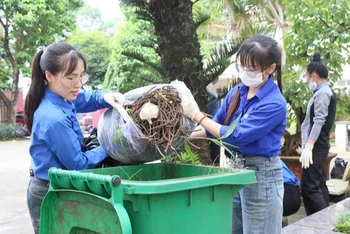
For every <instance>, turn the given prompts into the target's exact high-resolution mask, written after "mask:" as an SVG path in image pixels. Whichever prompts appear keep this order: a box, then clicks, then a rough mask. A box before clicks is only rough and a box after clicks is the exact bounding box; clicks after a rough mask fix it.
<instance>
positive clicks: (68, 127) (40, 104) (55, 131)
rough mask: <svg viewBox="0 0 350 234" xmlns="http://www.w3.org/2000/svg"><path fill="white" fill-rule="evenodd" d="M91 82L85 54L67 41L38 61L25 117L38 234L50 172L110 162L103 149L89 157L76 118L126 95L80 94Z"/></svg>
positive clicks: (32, 205)
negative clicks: (81, 113) (79, 114)
mask: <svg viewBox="0 0 350 234" xmlns="http://www.w3.org/2000/svg"><path fill="white" fill-rule="evenodd" d="M87 80H88V75H87V74H86V62H85V59H84V57H83V55H82V54H81V53H79V52H78V51H77V50H76V49H75V48H74V47H72V46H71V45H69V44H66V43H64V42H58V43H54V44H51V45H49V46H48V47H47V48H46V49H44V50H40V51H39V52H38V53H37V54H36V55H35V57H34V59H33V62H32V81H31V85H30V88H29V91H28V93H27V96H26V99H25V111H24V113H25V123H26V126H27V128H28V130H29V132H30V148H29V152H30V156H31V169H30V181H29V184H28V189H27V205H28V209H29V214H30V217H31V220H32V225H33V228H34V232H35V233H36V234H37V233H39V224H40V208H41V204H42V201H43V198H44V196H45V194H46V193H47V191H48V187H49V180H50V179H49V176H48V170H49V168H50V167H56V168H62V169H67V170H82V169H88V168H94V167H95V166H96V165H98V164H99V163H100V162H101V161H102V160H104V159H105V158H106V157H107V153H106V151H105V150H104V149H103V148H102V147H100V146H99V147H96V148H94V149H93V150H90V151H86V152H84V150H83V134H82V132H81V129H80V125H79V123H78V120H77V118H76V113H78V112H92V111H95V110H98V109H102V108H106V107H111V106H116V105H118V103H119V104H122V103H123V102H124V96H123V95H122V94H120V93H112V92H108V91H90V92H80V90H81V87H82V85H83V84H85V83H86V82H87Z"/></svg>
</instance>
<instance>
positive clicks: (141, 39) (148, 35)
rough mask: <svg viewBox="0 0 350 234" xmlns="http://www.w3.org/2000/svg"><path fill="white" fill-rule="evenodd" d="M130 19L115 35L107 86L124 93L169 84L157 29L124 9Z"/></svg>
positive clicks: (127, 9)
mask: <svg viewBox="0 0 350 234" xmlns="http://www.w3.org/2000/svg"><path fill="white" fill-rule="evenodd" d="M122 11H123V12H124V14H125V16H126V18H127V20H126V21H125V22H124V23H123V24H120V25H118V30H117V33H116V34H115V35H114V41H113V45H114V47H113V50H112V55H111V60H110V63H109V66H108V71H107V74H106V80H105V83H104V85H105V86H116V87H118V90H120V91H121V92H126V91H129V90H131V89H134V88H137V87H142V86H146V85H149V84H154V83H164V82H166V81H165V80H164V78H163V73H162V71H161V64H160V57H159V55H158V54H157V52H156V49H157V42H156V37H155V36H154V33H152V32H154V26H153V25H152V24H151V23H150V22H147V21H143V20H138V19H137V18H136V15H135V14H134V13H133V10H132V9H129V8H126V7H123V8H122Z"/></svg>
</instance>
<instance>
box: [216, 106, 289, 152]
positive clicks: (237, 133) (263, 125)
mask: <svg viewBox="0 0 350 234" xmlns="http://www.w3.org/2000/svg"><path fill="white" fill-rule="evenodd" d="M286 108H287V107H286V105H284V104H282V103H266V104H263V105H261V106H258V107H257V108H254V109H253V110H252V111H251V112H250V113H249V115H248V117H246V116H245V115H244V116H243V117H241V120H240V122H239V124H238V125H237V127H236V129H235V130H234V132H233V134H231V135H230V136H228V137H227V138H225V139H224V141H227V142H229V143H232V144H234V145H236V146H242V145H246V144H249V143H251V142H254V141H256V140H259V139H261V138H263V137H265V136H266V135H267V134H268V133H270V132H271V131H272V129H274V128H275V127H276V125H277V124H279V123H280V122H281V121H282V120H283V119H285V118H286ZM229 128H230V126H222V127H221V128H220V136H223V135H224V134H225V133H226V132H227V131H228V130H229Z"/></svg>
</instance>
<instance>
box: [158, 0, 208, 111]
mask: <svg viewBox="0 0 350 234" xmlns="http://www.w3.org/2000/svg"><path fill="white" fill-rule="evenodd" d="M192 5H193V3H192V1H183V0H176V1H173V4H172V8H171V9H168V11H162V12H160V14H158V15H157V16H156V17H155V24H154V25H155V30H156V32H155V34H156V36H157V39H158V45H159V47H158V53H159V55H160V57H161V60H162V64H163V68H164V73H165V75H166V77H168V78H169V79H170V80H171V81H173V80H175V79H178V80H181V81H184V82H185V84H186V85H187V87H188V88H189V89H190V90H191V91H192V93H193V94H194V96H195V99H196V101H197V102H198V105H199V107H200V109H201V110H206V109H207V103H208V102H207V101H206V93H205V92H202V91H201V90H199V89H200V88H202V86H201V85H202V84H201V83H203V82H201V81H200V80H199V79H198V76H199V71H200V70H201V68H202V57H201V55H200V44H199V41H198V37H197V33H196V28H194V21H193V15H192ZM184 59H191V60H197V62H198V66H197V67H196V68H195V70H194V71H192V73H191V74H189V75H187V74H186V73H185V69H184V66H183V61H184ZM204 91H205V90H204Z"/></svg>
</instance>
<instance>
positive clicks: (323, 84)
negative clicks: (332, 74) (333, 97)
mask: <svg viewBox="0 0 350 234" xmlns="http://www.w3.org/2000/svg"><path fill="white" fill-rule="evenodd" d="M326 85H328V86H331V85H330V83H329V82H328V81H326V82H323V83H322V84H320V85H317V87H316V89H315V90H314V93H315V92H316V91H317V90H319V89H320V88H321V87H323V86H326Z"/></svg>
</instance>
